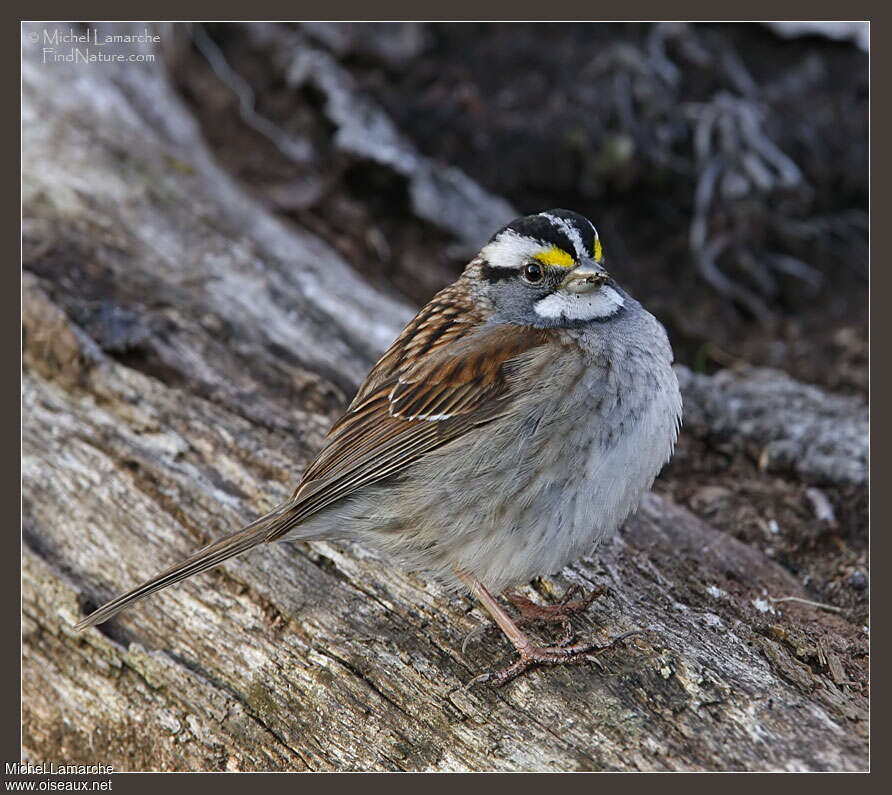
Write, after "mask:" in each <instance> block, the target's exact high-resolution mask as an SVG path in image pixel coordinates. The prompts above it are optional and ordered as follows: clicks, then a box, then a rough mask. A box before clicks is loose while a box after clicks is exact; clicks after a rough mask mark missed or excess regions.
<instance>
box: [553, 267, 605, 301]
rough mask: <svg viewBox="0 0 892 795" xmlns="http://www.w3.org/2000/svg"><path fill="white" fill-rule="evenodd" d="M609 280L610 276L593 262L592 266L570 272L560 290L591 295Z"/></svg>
mask: <svg viewBox="0 0 892 795" xmlns="http://www.w3.org/2000/svg"><path fill="white" fill-rule="evenodd" d="M609 279H610V274H609V273H607V271H605V270H604V269H603V268H601V267H599V266H598V264H597V263H595V262H592V263H591V266H589V265H588V264H585V265H580V266H579V267H578V268H574V269H573V270H572V271H570V273H568V274H567V277H566V278H565V279H564V280H563V281H562V282H561V285H560V289H561V290H566V291H567V292H568V293H577V294H578V293H590V292H591V291H592V290H597V289H598V288H599V287H600V286H601V285H603V284H606V283H607V281H608V280H609Z"/></svg>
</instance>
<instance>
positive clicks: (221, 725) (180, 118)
mask: <svg viewBox="0 0 892 795" xmlns="http://www.w3.org/2000/svg"><path fill="white" fill-rule="evenodd" d="M29 47H30V45H27V44H26V47H25V56H24V61H23V119H24V127H23V143H24V155H23V158H24V159H23V167H24V182H23V201H24V267H25V272H24V276H23V279H24V284H23V334H24V354H23V357H24V358H23V361H24V374H23V413H24V428H23V462H22V466H23V489H24V495H23V504H24V513H23V559H22V565H23V628H24V630H23V631H24V637H23V643H24V650H23V676H24V682H23V709H24V727H23V744H24V748H23V755H24V758H26V759H30V760H33V761H39V760H45V759H57V758H58V757H59V756H60V755H61V756H63V757H64V758H65V759H66V760H69V761H80V760H83V761H86V760H89V761H94V762H95V761H101V762H103V763H106V764H113V765H114V766H115V768H116V769H121V770H149V769H164V770H204V769H212V770H225V769H229V770H236V769H237V770H594V769H598V770H602V769H603V770H635V769H638V770H667V769H668V770H689V769H710V770H725V769H734V770H738V769H759V770H763V769H784V770H860V769H866V767H867V764H868V762H867V760H868V738H867V731H868V729H867V699H866V697H865V696H864V695H863V694H862V691H861V688H860V687H859V686H856V685H855V684H852V683H850V682H848V681H847V674H846V673H845V669H844V667H841V664H840V661H839V659H838V657H837V656H836V655H835V654H834V653H833V652H832V651H828V650H825V649H821V648H816V647H815V646H814V644H813V643H811V641H810V640H809V639H808V638H807V636H806V635H805V634H804V633H803V632H802V630H801V629H800V627H801V626H802V625H804V624H807V623H808V622H809V621H811V620H812V619H813V617H814V615H815V610H814V608H813V607H811V606H809V605H806V604H803V603H799V602H796V601H785V602H773V601H771V599H772V598H784V597H791V596H792V597H796V598H797V599H804V598H806V597H807V596H808V594H807V593H806V591H805V590H804V588H803V586H802V584H801V583H800V582H799V581H798V580H797V579H796V578H795V577H793V576H792V575H791V574H790V573H789V572H788V571H787V570H786V569H785V568H783V567H782V566H780V565H779V564H778V563H776V562H775V561H773V560H771V559H770V558H768V557H766V556H765V555H764V554H763V553H762V552H761V551H760V550H758V549H756V548H754V547H752V546H750V545H747V544H744V543H742V542H740V541H738V540H736V539H735V538H733V537H731V536H729V535H727V534H725V533H723V532H720V531H719V530H717V529H715V528H714V527H712V526H710V525H708V524H705V523H704V522H703V521H701V520H700V519H698V518H697V517H695V516H694V515H693V514H691V513H690V512H689V511H687V510H686V509H684V508H682V507H680V506H678V505H675V504H674V503H672V502H671V501H670V500H669V499H667V498H665V497H661V496H658V495H656V494H651V495H649V496H648V497H647V498H646V499H645V501H644V503H643V505H642V507H641V509H640V511H639V512H638V514H637V515H636V516H634V517H633V518H632V519H630V520H629V521H628V522H627V523H626V525H625V527H624V528H623V529H622V530H621V531H620V532H619V533H618V534H617V535H616V536H615V537H614V538H612V539H611V540H609V541H608V542H606V543H605V544H604V545H603V546H602V548H601V549H600V550H599V551H598V553H597V555H596V556H594V557H592V558H589V559H586V560H584V561H581V562H580V563H578V564H576V565H574V566H572V567H570V568H568V569H566V570H565V571H563V572H561V573H560V574H557V575H554V576H548V577H545V578H542V579H541V580H539V581H537V582H536V584H535V586H531V587H530V589H529V593H530V595H532V596H534V598H536V599H540V600H541V599H543V598H544V599H551V598H554V597H555V596H557V595H559V594H560V593H561V592H562V590H563V589H564V588H565V587H567V586H568V585H571V584H579V585H582V586H583V587H587V588H588V587H592V586H596V585H597V586H604V587H605V588H606V594H605V595H604V596H602V597H601V598H600V599H599V600H598V601H597V602H596V603H595V605H593V607H592V608H591V610H590V611H589V613H588V614H587V616H585V617H584V618H582V619H579V620H577V623H576V627H575V628H576V629H577V630H579V631H582V632H588V633H596V634H598V635H599V636H601V637H603V639H604V640H605V642H606V641H607V640H608V639H609V638H610V637H613V636H616V635H619V634H621V633H623V632H626V631H629V630H633V629H636V630H641V631H642V634H640V635H637V636H635V637H633V638H630V639H628V640H627V641H625V642H623V643H622V644H621V645H619V646H617V647H616V648H614V649H611V650H610V651H609V652H607V653H605V654H604V655H602V656H601V657H599V658H598V660H597V661H596V662H593V663H592V664H591V665H584V666H578V667H572V668H565V669H551V670H548V669H542V670H538V671H534V672H531V673H529V674H527V675H525V676H523V677H521V678H520V679H518V680H516V681H515V682H512V683H510V684H509V685H507V686H505V687H504V688H502V689H499V690H495V689H492V688H489V687H487V686H486V685H478V686H476V687H474V688H471V689H465V688H464V685H465V683H467V682H468V681H469V680H470V679H472V678H473V677H474V676H475V675H477V674H478V673H480V672H482V671H485V670H487V669H490V668H494V667H495V666H500V665H503V664H506V663H507V662H508V661H509V659H510V657H511V653H510V649H509V648H508V646H507V644H506V643H505V642H504V641H503V640H502V639H501V637H499V636H497V635H495V634H485V635H483V636H481V637H479V638H477V639H476V640H474V641H473V642H472V643H470V644H469V645H468V648H467V651H466V652H462V640H463V638H464V637H465V636H466V635H467V633H469V632H471V631H472V630H474V629H475V628H477V627H479V626H480V625H481V624H482V623H483V622H484V621H485V620H486V619H485V616H484V615H483V613H482V612H481V610H480V609H479V608H478V607H477V606H476V605H474V603H473V602H472V601H471V599H470V597H466V598H455V597H451V596H449V595H448V594H447V593H445V592H444V591H443V590H441V589H440V588H439V587H438V586H436V585H435V584H433V583H431V582H427V581H423V580H421V579H419V578H418V577H416V576H414V575H413V574H411V573H406V572H403V571H399V570H396V569H395V568H393V567H392V566H390V565H388V563H387V561H386V560H382V559H379V558H378V557H376V556H374V555H373V554H371V553H370V552H369V551H367V550H364V549H362V548H361V547H359V546H357V545H335V544H327V543H311V544H303V543H302V544H278V545H273V546H270V547H265V548H261V549H256V550H253V551H252V552H251V553H249V554H247V555H245V556H244V557H243V558H241V559H238V560H236V561H233V562H232V563H230V564H227V565H226V566H224V567H221V568H219V569H217V570H215V571H212V572H209V573H207V574H203V575H200V576H198V577H196V578H194V579H193V580H191V581H188V582H186V583H184V584H182V585H180V586H177V587H175V588H171V589H169V590H167V591H164V592H162V593H161V594H158V595H156V596H154V597H152V598H151V599H149V600H148V601H146V602H144V603H141V604H140V605H138V606H136V607H134V608H132V609H130V610H128V611H126V612H125V613H124V614H122V615H121V616H120V617H118V618H116V619H115V620H113V621H110V622H108V623H107V624H105V625H103V626H101V627H98V628H95V629H91V630H88V631H86V632H84V633H82V634H78V633H75V632H74V631H73V630H72V628H71V625H72V623H73V622H74V621H76V620H77V618H78V617H79V616H80V615H82V613H83V612H84V610H86V609H88V608H89V607H91V606H95V605H96V604H97V603H99V602H101V601H103V600H104V599H106V598H108V597H110V596H112V595H114V594H115V593H117V592H119V591H121V590H123V589H124V588H126V587H128V586H131V585H133V584H134V583H136V582H137V581H139V580H141V579H143V578H145V577H147V576H148V575H150V574H152V573H154V572H155V571H157V570H158V569H160V568H162V567H165V566H167V565H169V564H171V563H173V562H174V561H176V560H177V559H179V558H181V557H182V556H184V555H186V554H187V553H188V552H190V551H192V550H194V549H195V548H197V547H198V546H200V545H201V544H204V543H206V542H208V541H209V540H211V539H212V538H214V537H216V536H219V535H221V534H222V533H224V532H226V531H228V530H230V529H232V528H234V527H236V526H237V525H240V524H242V523H244V522H246V521H248V520H250V519H251V518H253V517H254V516H255V515H257V514H259V513H260V512H262V511H264V510H266V509H268V508H269V507H271V506H272V505H274V504H275V503H277V502H279V501H280V500H282V499H283V498H284V497H286V496H287V494H288V493H289V492H290V491H291V490H292V489H293V487H294V485H295V483H296V482H297V480H298V479H299V476H300V473H301V471H302V468H303V467H304V466H305V465H306V464H307V462H308V461H309V459H310V458H311V457H312V455H313V453H314V452H315V450H316V449H318V446H319V445H320V443H321V441H322V438H323V436H324V434H325V432H326V430H327V428H328V426H329V424H330V423H331V422H332V421H333V420H334V419H335V418H336V416H337V415H338V413H339V412H340V411H342V410H343V407H344V406H345V405H346V403H347V402H348V401H349V399H350V398H351V397H352V392H353V390H354V389H355V388H356V386H357V385H358V384H359V382H360V381H361V379H362V377H363V376H364V374H365V372H366V371H367V369H368V367H369V366H370V365H371V363H372V362H373V361H374V359H375V358H376V355H377V354H378V353H379V352H380V351H381V350H382V349H383V348H384V347H385V346H386V345H387V344H388V343H389V342H390V341H391V340H392V339H393V338H394V337H395V336H396V334H397V333H398V332H399V330H400V328H401V327H402V324H404V323H405V322H406V321H407V320H408V319H409V317H410V316H411V314H412V310H411V309H410V308H409V307H407V306H405V305H403V304H401V303H399V302H397V301H395V300H393V299H391V298H389V297H387V296H386V295H383V294H382V293H380V292H379V291H377V290H375V289H373V288H371V287H370V286H369V285H368V284H367V283H366V282H365V281H364V280H363V279H362V278H361V277H360V276H359V275H357V274H356V273H355V272H354V271H352V270H351V268H350V267H349V265H348V264H347V263H346V262H344V261H343V260H342V259H341V258H340V257H339V256H338V255H337V254H336V253H335V252H334V251H333V250H332V249H331V248H330V247H329V246H327V245H326V244H325V243H323V242H322V241H321V240H319V239H318V238H316V237H314V236H313V235H311V234H309V233H307V232H305V231H302V230H300V229H297V228H294V227H291V226H287V225H286V224H284V223H283V222H281V221H280V220H278V219H276V218H275V217H274V216H272V215H271V214H269V213H268V212H267V211H266V210H265V209H264V208H263V207H262V206H261V205H260V204H258V203H257V202H255V201H254V200H252V199H251V198H250V197H248V196H247V195H245V194H244V193H243V192H242V191H241V189H240V188H239V187H238V186H237V185H236V184H235V183H233V182H232V181H231V180H230V178H229V177H228V176H227V175H226V174H225V173H224V172H223V171H222V170H221V169H220V168H219V167H218V166H217V165H216V164H215V163H214V162H213V160H212V158H211V156H210V155H209V153H208V152H207V150H206V149H205V146H204V144H203V143H202V140H201V137H200V135H199V133H198V130H197V126H196V124H195V122H194V120H193V119H192V118H191V116H190V114H189V113H188V111H187V110H186V108H185V107H184V106H183V105H182V103H181V102H180V100H179V99H178V98H177V96H176V95H175V94H174V93H173V91H172V90H171V89H170V87H169V85H168V83H167V80H166V78H165V75H164V72H163V69H162V68H161V67H160V65H158V64H156V65H154V66H153V65H149V64H123V65H115V67H114V68H104V67H103V65H93V66H88V67H83V68H79V67H72V66H71V65H61V66H54V65H43V64H40V63H39V55H38V52H39V45H35V47H34V49H33V50H32V49H29ZM159 54H160V53H159ZM717 379H718V380H717ZM766 379H769V380H770V372H768V374H767V375H766V371H754V372H749V373H746V372H745V373H743V374H736V375H723V376H721V377H720V378H719V377H716V378H713V379H709V378H705V377H701V376H696V377H695V376H691V375H690V374H687V373H686V371H682V380H683V382H684V383H685V384H686V390H685V397H686V401H688V402H689V409H688V410H689V411H691V412H692V416H694V417H695V422H699V423H700V424H701V425H703V426H704V427H707V428H711V430H710V431H709V432H714V433H724V434H726V435H728V434H730V435H732V436H734V434H735V433H737V434H738V435H737V436H735V437H734V438H735V439H737V440H738V441H740V442H741V444H743V443H746V442H747V441H748V440H749V441H752V440H753V439H755V440H756V441H758V442H759V443H760V444H764V445H767V446H769V447H770V446H771V444H772V443H773V442H776V441H777V440H778V439H781V440H782V441H783V436H784V434H785V433H787V434H788V435H789V429H790V428H791V427H792V425H793V424H792V423H791V422H790V421H789V419H786V420H784V421H782V422H767V421H764V422H763V421H760V422H753V423H746V422H743V421H742V420H741V415H740V414H739V413H738V414H734V415H733V418H732V419H733V423H734V425H733V427H731V428H730V430H728V428H725V427H724V425H723V424H722V422H720V420H721V418H722V417H723V416H724V414H723V412H724V410H725V408H726V407H727V406H728V405H731V403H728V402H727V400H725V399H719V400H717V401H716V400H714V399H713V398H714V396H715V394H717V392H716V391H715V390H719V391H722V390H724V392H721V393H722V394H725V393H726V392H727V390H729V389H731V390H733V389H735V387H734V384H738V386H739V385H741V384H742V385H743V386H742V387H740V389H742V390H743V391H744V392H746V391H747V390H750V391H749V392H748V393H747V394H749V395H750V398H751V401H756V402H757V403H758V401H759V400H762V402H761V403H759V405H762V406H765V405H768V403H770V401H768V403H766V402H765V401H764V400H763V399H762V398H760V397H759V395H762V396H763V397H764V394H765V393H764V390H763V391H761V392H760V388H759V387H758V385H759V384H761V383H763V382H765V380H766ZM775 383H782V386H783V389H785V390H788V392H785V393H784V394H787V395H789V394H790V392H789V390H792V392H793V393H795V394H805V393H807V394H808V395H811V397H812V398H814V401H817V402H813V403H809V402H808V400H805V399H803V401H800V402H795V401H790V400H789V399H784V400H779V401H778V402H777V403H778V405H776V406H775V408H769V409H766V411H768V413H769V414H771V412H773V411H775V409H776V410H778V411H779V410H780V409H781V408H783V409H784V410H793V409H798V410H800V416H801V417H804V418H805V419H806V420H808V418H809V417H812V419H813V424H812V425H810V426H808V427H810V428H813V427H815V426H814V422H818V420H817V419H814V418H815V417H818V415H820V416H821V417H822V418H823V419H822V420H821V423H820V427H821V428H822V429H824V430H825V431H827V432H828V433H829V434H830V436H831V437H832V438H830V440H829V441H827V443H826V444H824V445H822V446H821V448H820V452H821V454H822V455H823V456H824V458H823V459H820V456H817V454H816V453H815V450H814V449H812V448H811V447H809V446H808V445H807V444H804V443H802V444H800V445H799V447H796V446H795V445H792V446H791V444H787V445H786V446H783V445H781V448H780V449H781V452H780V453H778V454H777V455H775V456H774V457H773V458H771V462H773V463H776V464H777V465H778V466H785V467H789V468H790V469H792V471H794V472H796V473H798V474H799V475H802V476H805V475H809V476H816V477H821V478H825V479H828V480H829V481H831V482H837V480H838V482H845V483H855V484H862V485H863V483H864V480H865V478H866V437H865V435H864V434H863V427H864V426H863V423H864V422H866V413H865V412H866V409H864V408H863V406H860V405H852V404H850V403H846V402H843V403H838V402H834V401H833V400H832V399H829V398H828V399H827V400H825V399H824V398H825V397H826V396H822V394H821V393H820V392H819V391H817V390H815V391H814V392H811V391H809V390H810V389H811V388H806V387H803V386H802V385H797V384H796V383H795V382H791V381H789V379H786V380H784V379H779V380H776V381H775ZM729 384H730V386H729ZM753 384H756V386H755V387H753V386H752V385H753ZM754 396H755V397H754ZM793 403H795V405H794V406H793V409H791V405H792V404H793ZM733 405H737V404H733ZM818 405H820V406H821V407H822V408H821V409H820V410H819V409H818V408H816V407H817V406H818ZM822 411H823V412H824V413H823V414H821V412H822ZM834 412H836V413H835V414H834ZM771 416H775V417H776V415H775V414H771ZM834 418H837V419H838V422H835V421H834ZM744 419H746V418H745V417H744ZM762 419H763V420H764V417H762ZM710 423H712V425H710ZM725 425H727V423H725ZM718 426H722V428H719V427H718ZM737 426H739V428H738V427H737ZM834 427H835V428H837V429H840V428H841V429H842V430H841V431H840V433H841V434H842V436H840V437H839V439H837V440H836V441H837V442H838V444H837V446H836V447H834V443H835V442H834V439H836V437H833V433H832V429H833V428H834ZM723 428H724V430H723ZM796 434H798V435H797V436H796V438H797V439H799V440H800V441H802V439H803V434H804V436H808V432H807V431H805V432H802V433H800V432H799V431H796ZM787 441H788V442H789V439H788V440H787ZM828 445H829V446H828ZM772 449H774V450H775V451H776V450H777V449H778V448H777V446H775V448H772ZM828 451H829V452H828ZM853 451H854V453H853ZM861 455H863V456H864V459H863V460H864V466H863V467H862V466H861V465H860V463H859V462H860V460H861V459H860V458H859V456H861ZM828 456H829V457H830V458H834V457H836V456H838V457H843V458H846V459H848V460H849V461H850V464H849V465H848V466H846V467H842V466H836V465H831V464H828V463H827V460H826V459H827V457H828ZM803 462H804V463H803ZM816 462H817V463H816ZM851 462H854V463H851ZM821 620H822V621H823V622H824V623H825V624H827V623H828V622H829V624H830V625H832V624H833V622H844V620H845V619H844V618H843V617H842V616H837V615H822V618H821Z"/></svg>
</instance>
